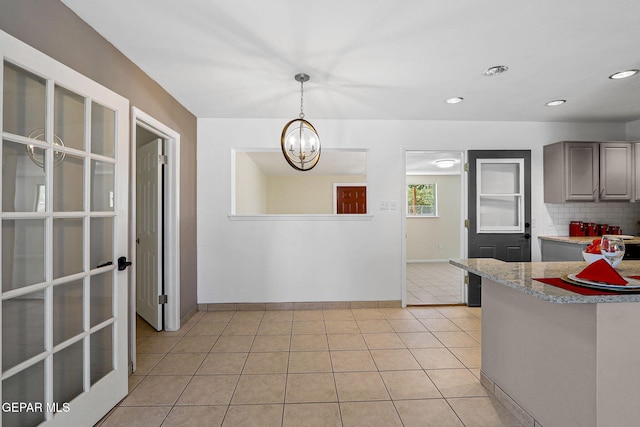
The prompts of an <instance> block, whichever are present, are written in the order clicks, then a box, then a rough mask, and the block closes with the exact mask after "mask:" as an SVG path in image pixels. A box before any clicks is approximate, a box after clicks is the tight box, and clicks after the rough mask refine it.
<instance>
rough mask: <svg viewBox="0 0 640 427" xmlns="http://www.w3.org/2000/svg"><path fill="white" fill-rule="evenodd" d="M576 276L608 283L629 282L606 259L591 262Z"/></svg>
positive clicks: (620, 283) (620, 284) (619, 284)
mask: <svg viewBox="0 0 640 427" xmlns="http://www.w3.org/2000/svg"><path fill="white" fill-rule="evenodd" d="M576 277H579V278H580V279H585V280H590V281H592V282H600V283H606V284H608V285H618V286H625V285H626V284H627V283H628V282H627V281H626V280H624V278H623V277H622V276H621V275H620V273H618V272H617V271H616V269H615V268H613V267H611V265H609V263H608V262H607V260H605V259H599V260H598V261H596V262H593V263H591V264H589V265H588V266H587V268H585V269H584V270H582V271H581V272H580V273H578V274H576Z"/></svg>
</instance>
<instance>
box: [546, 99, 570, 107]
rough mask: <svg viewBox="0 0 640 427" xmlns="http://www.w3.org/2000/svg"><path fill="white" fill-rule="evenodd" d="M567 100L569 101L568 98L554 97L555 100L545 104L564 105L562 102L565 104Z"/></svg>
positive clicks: (549, 105) (552, 105) (551, 105)
mask: <svg viewBox="0 0 640 427" xmlns="http://www.w3.org/2000/svg"><path fill="white" fill-rule="evenodd" d="M565 102H567V100H566V99H554V100H553V101H549V102H547V103H546V104H545V105H546V106H547V107H555V106H556V105H562V104H564V103H565Z"/></svg>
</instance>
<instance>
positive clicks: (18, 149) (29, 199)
mask: <svg viewBox="0 0 640 427" xmlns="http://www.w3.org/2000/svg"><path fill="white" fill-rule="evenodd" d="M31 149H33V148H31ZM29 150H30V147H29V146H27V145H26V144H19V143H16V142H11V141H3V142H2V210H3V211H4V212H44V202H45V200H44V190H45V173H44V168H43V167H42V166H41V165H39V164H37V163H36V162H34V161H33V160H32V158H31V156H30V155H29ZM40 151H41V152H44V150H40ZM42 158H44V157H43V156H42Z"/></svg>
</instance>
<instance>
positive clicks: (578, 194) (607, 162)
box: [543, 141, 634, 203]
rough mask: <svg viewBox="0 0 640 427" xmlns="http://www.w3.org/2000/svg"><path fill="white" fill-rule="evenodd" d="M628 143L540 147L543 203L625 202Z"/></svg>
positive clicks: (629, 168)
mask: <svg viewBox="0 0 640 427" xmlns="http://www.w3.org/2000/svg"><path fill="white" fill-rule="evenodd" d="M632 147H633V146H632V144H631V143H629V142H588V141H562V142H557V143H555V144H551V145H546V146H544V147H543V151H544V158H543V162H544V164H543V167H544V202H545V203H561V202H595V201H609V200H611V201H629V200H631V198H632V188H633V187H632V184H633V181H632V178H633V169H632V166H633V164H634V162H633V156H632V154H633V148H632Z"/></svg>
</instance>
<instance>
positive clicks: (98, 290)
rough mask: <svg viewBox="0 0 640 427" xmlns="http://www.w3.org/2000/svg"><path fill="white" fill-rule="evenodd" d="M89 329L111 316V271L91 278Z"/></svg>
mask: <svg viewBox="0 0 640 427" xmlns="http://www.w3.org/2000/svg"><path fill="white" fill-rule="evenodd" d="M89 292H90V299H91V304H90V308H89V310H90V318H91V323H90V325H91V327H92V328H93V327H94V326H96V325H98V324H100V323H102V322H104V321H105V320H108V319H109V318H111V316H113V270H111V271H108V272H106V273H102V274H96V275H94V276H91V290H90V291H89Z"/></svg>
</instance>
